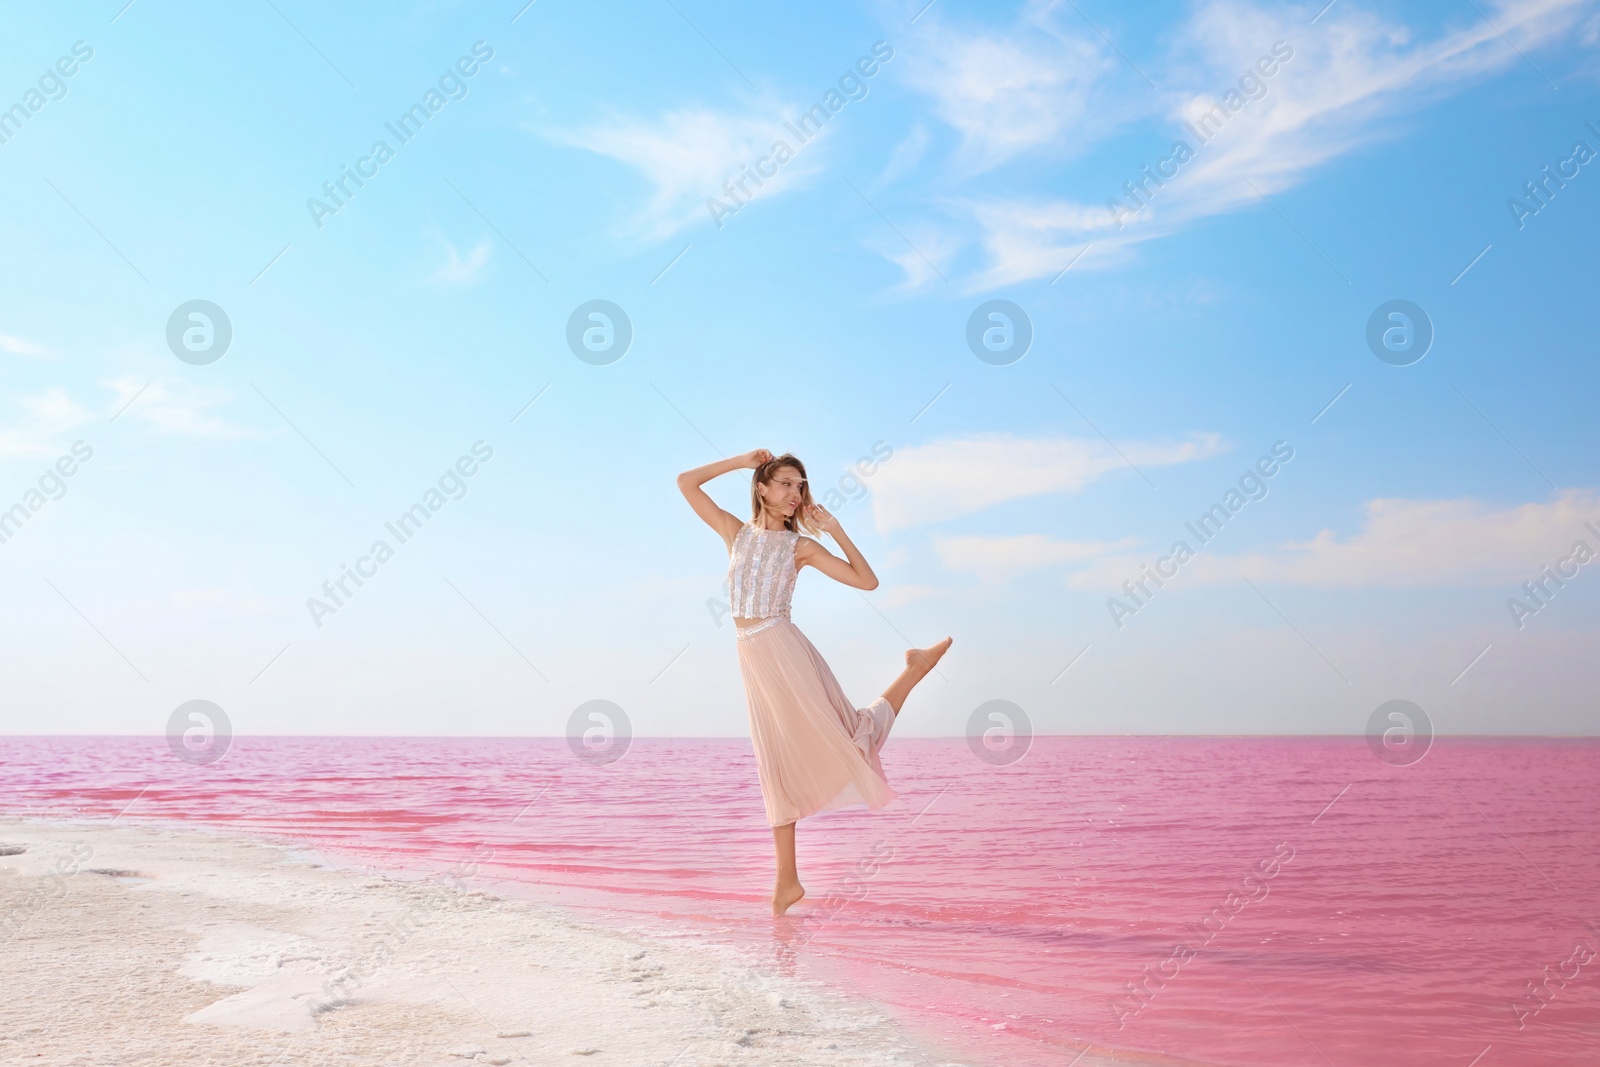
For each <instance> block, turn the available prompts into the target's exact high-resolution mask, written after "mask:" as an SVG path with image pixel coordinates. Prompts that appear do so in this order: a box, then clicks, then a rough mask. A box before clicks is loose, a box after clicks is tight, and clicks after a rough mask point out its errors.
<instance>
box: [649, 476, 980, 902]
mask: <svg viewBox="0 0 1600 1067" xmlns="http://www.w3.org/2000/svg"><path fill="white" fill-rule="evenodd" d="M747 467H748V468H752V469H754V471H755V474H754V475H753V476H752V477H751V479H750V509H751V512H752V515H751V520H750V521H749V522H740V521H739V520H738V518H736V517H735V516H734V515H732V514H730V513H729V512H727V511H724V510H723V509H722V508H719V507H717V505H716V504H715V503H714V502H713V501H712V499H711V498H710V497H709V496H707V495H706V492H705V490H704V489H701V488H700V487H701V486H702V485H703V484H705V483H706V482H708V481H710V480H711V479H712V478H715V477H717V476H718V475H719V474H726V473H728V472H729V471H733V470H741V469H744V468H747ZM678 488H679V489H680V490H682V491H683V495H684V497H685V498H686V499H687V500H688V501H689V506H690V507H692V508H694V511H695V514H696V515H699V516H700V517H701V518H702V519H704V520H705V522H706V525H708V526H710V527H711V528H712V529H713V530H715V531H717V533H719V534H721V535H722V540H723V542H724V543H725V544H726V545H727V546H728V552H729V560H728V599H729V600H730V602H731V604H732V607H733V616H734V625H735V627H736V630H735V636H736V638H737V640H736V641H735V645H736V646H737V648H738V651H739V673H740V674H741V675H742V676H743V678H744V692H745V699H746V700H747V701H748V703H749V706H750V738H751V740H752V741H753V742H754V744H755V751H756V770H757V772H758V774H759V775H760V778H761V799H762V801H763V803H764V804H765V805H766V809H767V822H768V824H769V825H771V827H772V841H773V846H774V847H775V848H776V849H777V853H778V881H777V886H776V888H775V889H774V890H773V891H772V914H773V915H782V914H783V913H784V912H786V911H788V910H789V908H790V906H792V905H793V904H794V903H795V902H796V901H798V900H799V899H800V898H801V897H803V896H805V894H806V891H805V888H804V887H803V886H802V885H801V884H800V875H799V872H798V871H797V870H796V869H795V860H794V824H795V822H796V821H797V820H799V819H803V818H805V817H806V816H807V815H813V814H815V813H816V812H819V811H826V810H830V809H833V808H842V807H846V806H848V805H851V804H861V803H864V804H866V805H867V807H869V808H881V807H883V806H884V805H885V804H887V803H889V801H891V800H893V799H894V797H895V794H894V791H893V790H891V789H890V788H889V783H888V782H887V781H885V780H884V775H883V765H882V764H881V763H880V762H879V761H878V750H879V749H880V748H882V747H883V742H884V741H885V739H887V738H888V736H889V728H890V727H891V726H892V725H893V724H894V720H895V718H896V717H898V716H899V714H900V706H901V705H902V704H904V703H905V699H906V696H907V695H909V694H910V692H911V689H912V687H913V686H915V685H916V684H917V683H918V682H920V681H922V679H923V678H925V677H927V674H928V672H929V671H931V670H933V667H934V665H935V664H936V663H938V662H939V657H941V656H943V655H944V653H945V650H946V649H948V648H949V647H950V638H948V637H946V638H945V639H944V640H943V641H940V642H939V643H938V644H936V645H934V646H933V647H932V648H922V649H912V650H910V651H909V652H907V653H906V669H905V670H904V671H902V672H901V673H900V677H898V678H896V679H895V680H894V681H893V682H892V683H891V684H890V686H889V688H888V689H885V690H884V691H883V695H882V696H880V697H878V699H876V700H874V701H873V702H872V703H871V704H868V705H867V706H866V707H865V708H857V707H855V706H854V705H852V704H851V703H850V701H849V700H848V699H847V698H846V697H845V695H844V691H843V690H842V689H840V687H839V682H838V680H837V679H835V678H834V676H833V671H831V670H829V669H828V665H827V664H826V663H825V662H823V659H822V656H821V655H819V654H818V652H817V650H816V649H815V648H813V647H812V645H811V642H810V641H808V640H806V636H805V634H803V633H801V632H800V630H799V629H798V628H797V627H796V626H795V625H794V623H792V622H790V621H789V599H790V596H791V594H792V593H793V592H794V580H795V575H796V574H798V573H799V571H800V568H802V567H815V568H816V569H817V570H819V571H821V572H822V573H823V574H826V575H827V576H828V577H829V578H832V579H833V580H834V581H836V582H843V583H844V584H845V585H848V586H853V587H854V588H856V589H876V588H877V587H878V578H877V575H875V574H873V573H872V568H871V567H869V566H868V565H867V561H866V559H865V558H863V557H862V555H861V550H860V549H858V548H856V546H855V544H854V543H853V542H851V540H850V538H849V537H847V536H846V535H845V532H844V530H843V529H841V528H840V526H839V520H838V519H836V518H834V517H833V516H832V515H831V514H829V513H828V511H827V510H826V509H825V508H823V507H821V506H819V505H817V504H814V503H812V501H811V489H810V486H809V485H808V484H807V483H806V469H805V467H804V465H802V464H801V462H800V461H799V460H798V459H796V458H795V457H794V456H792V455H788V454H787V453H786V454H784V455H782V456H778V457H777V458H776V459H774V458H773V455H772V453H771V452H768V451H767V450H766V449H764V448H758V449H756V450H755V451H753V452H749V453H746V454H745V455H743V456H736V457H734V458H733V459H725V460H722V461H720V462H718V463H708V464H706V465H705V466H704V467H696V468H695V469H694V470H692V471H685V472H684V473H682V474H680V475H678ZM802 527H804V528H805V529H807V530H810V531H812V532H813V533H827V534H830V535H832V537H833V539H834V540H835V541H837V542H838V543H839V547H840V548H842V549H843V550H844V554H845V558H844V559H840V558H839V557H838V556H835V555H834V554H833V553H831V552H829V551H828V550H827V549H826V548H824V547H822V544H821V543H820V542H818V541H815V540H813V539H811V538H809V537H803V536H801V534H800V529H801V528H802Z"/></svg>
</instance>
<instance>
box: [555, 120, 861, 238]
mask: <svg viewBox="0 0 1600 1067" xmlns="http://www.w3.org/2000/svg"><path fill="white" fill-rule="evenodd" d="M803 106H805V107H809V106H810V102H808V103H806V104H805V105H803ZM800 110H801V109H800V108H796V107H791V106H788V105H785V104H782V103H779V102H777V101H774V100H772V99H770V98H764V99H762V100H760V101H758V102H756V103H755V104H752V105H749V106H746V107H745V108H744V109H743V110H742V111H737V112H735V111H715V110H712V109H710V108H680V109H678V110H675V111H667V112H663V113H662V114H660V115H658V116H655V117H653V118H649V119H643V118H617V119H613V120H611V121H609V122H606V123H602V124H599V125H595V126H591V127H588V128H586V129H581V130H572V131H558V132H553V133H548V134H547V136H549V137H550V138H551V139H552V140H556V141H559V142H562V143H565V144H570V145H574V146H576V147H579V148H585V149H588V150H589V151H591V152H596V153H598V154H600V155H603V156H609V157H611V158H612V159H615V160H618V161H619V162H622V163H626V164H627V165H628V166H630V167H633V168H635V169H636V170H638V171H640V172H642V173H643V175H644V176H645V178H646V179H647V180H648V181H649V182H650V183H651V185H653V186H654V188H655V191H654V193H653V195H652V196H651V198H650V202H649V203H648V204H647V205H646V206H645V208H644V209H643V210H642V211H641V212H640V213H639V214H638V215H637V216H636V217H635V218H634V219H633V220H632V221H631V222H630V223H629V229H630V230H631V231H633V232H634V233H635V234H636V235H637V236H639V237H641V238H643V239H645V240H651V241H656V240H662V239H665V238H667V237H670V236H672V235H673V234H675V233H677V232H679V231H680V230H683V229H685V228H687V227H689V226H691V225H695V224H698V223H702V222H710V221H711V219H712V215H711V212H710V210H709V209H708V208H707V206H706V201H707V200H708V199H710V198H712V197H716V198H718V199H720V200H722V201H723V202H724V203H728V202H729V199H730V198H729V194H728V193H727V191H726V190H725V189H724V183H726V182H729V181H730V180H736V179H739V178H740V177H742V176H743V175H744V174H745V171H744V170H743V169H742V168H744V167H751V168H754V167H755V166H756V161H757V160H758V159H761V158H762V157H765V156H768V155H769V154H770V153H771V152H772V150H773V147H774V144H775V142H777V141H779V140H782V141H783V142H784V143H785V144H786V145H787V146H788V148H789V150H790V151H791V152H792V153H793V158H791V159H790V160H789V161H788V162H786V163H784V164H782V165H781V166H777V174H776V175H775V176H773V177H767V176H761V178H760V180H761V182H762V183H763V184H761V185H757V184H756V183H755V181H754V180H748V181H746V182H745V183H744V184H743V185H742V186H737V187H736V188H738V189H742V190H743V191H742V192H740V194H739V195H740V198H741V199H744V200H756V199H760V198H763V197H768V196H772V195H773V194H775V193H779V192H783V191H785V190H788V189H791V188H795V187H798V186H799V185H801V184H803V182H804V181H805V179H807V178H809V177H810V176H812V175H813V174H815V173H816V172H817V171H818V170H819V169H820V164H821V162H822V160H821V155H822V153H821V151H820V150H819V148H818V146H817V144H816V141H818V140H819V139H824V138H825V137H826V135H827V133H828V130H829V127H828V126H824V127H823V128H822V131H821V132H820V133H817V134H814V135H812V137H811V138H810V140H808V141H807V142H806V143H803V144H802V143H800V141H799V139H798V138H797V137H796V136H795V135H794V134H793V133H791V132H789V130H788V129H786V128H785V126H784V122H785V120H787V119H791V118H792V117H793V116H795V115H797V114H798V113H799V111H800ZM841 114H846V113H845V112H841ZM836 117H837V116H836ZM773 166H774V165H773V164H769V166H768V168H767V169H772V167H773ZM741 210H742V208H741ZM724 219H726V217H725V216H724Z"/></svg>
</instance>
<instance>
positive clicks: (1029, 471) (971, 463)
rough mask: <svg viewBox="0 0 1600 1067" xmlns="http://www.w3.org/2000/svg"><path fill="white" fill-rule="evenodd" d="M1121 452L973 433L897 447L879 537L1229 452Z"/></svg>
mask: <svg viewBox="0 0 1600 1067" xmlns="http://www.w3.org/2000/svg"><path fill="white" fill-rule="evenodd" d="M1120 447H1121V453H1120V454H1119V453H1118V451H1117V450H1116V449H1114V448H1112V447H1111V446H1110V445H1109V444H1107V443H1106V442H1105V441H1103V440H1100V439H1099V438H1076V437H1047V438H1024V437H1016V436H1013V435H1011V434H1005V433H990V434H975V435H971V436H966V437H959V438H950V439H945V440H940V441H934V442H932V443H930V444H926V445H915V446H912V447H910V448H905V449H897V450H896V451H895V454H894V462H893V463H892V464H886V465H884V467H883V468H882V469H880V470H879V472H878V474H877V475H876V477H875V478H874V479H873V487H872V513H873V519H874V522H875V523H876V525H877V528H878V530H879V531H880V532H887V531H889V530H893V529H905V528H907V527H912V526H920V525H923V524H926V523H932V522H941V521H943V520H945V519H954V518H959V517H961V516H963V515H972V514H975V513H977V512H979V511H982V510H984V509H985V508H988V507H992V506H993V505H995V504H999V503H1003V502H1005V501H1008V500H1019V499H1022V498H1024V497H1030V496H1040V495H1043V494H1047V493H1071V492H1077V491H1079V490H1081V489H1083V488H1084V487H1085V486H1088V485H1090V484H1092V483H1094V482H1097V481H1100V480H1101V479H1103V478H1107V477H1110V476H1111V475H1113V474H1119V473H1125V474H1127V475H1129V476H1135V475H1134V472H1133V471H1132V470H1130V469H1129V464H1130V463H1131V464H1133V465H1134V466H1136V467H1140V468H1143V467H1162V466H1169V465H1171V464H1174V463H1186V462H1189V461H1191V460H1196V459H1204V458H1205V457H1207V456H1213V455H1216V454H1218V453H1219V452H1222V451H1224V446H1223V445H1222V441H1221V438H1220V437H1218V436H1217V435H1216V434H1195V435H1193V436H1192V437H1191V439H1190V440H1188V441H1183V442H1178V443H1162V442H1143V441H1134V442H1128V443H1124V444H1123V445H1121V446H1120Z"/></svg>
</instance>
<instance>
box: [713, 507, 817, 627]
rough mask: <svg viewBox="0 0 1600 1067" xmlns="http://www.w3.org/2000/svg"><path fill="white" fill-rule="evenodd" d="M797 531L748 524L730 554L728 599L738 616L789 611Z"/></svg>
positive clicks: (770, 614)
mask: <svg viewBox="0 0 1600 1067" xmlns="http://www.w3.org/2000/svg"><path fill="white" fill-rule="evenodd" d="M799 540H800V535H799V534H798V533H796V532H795V531H793V530H763V529H760V528H758V527H756V526H753V525H751V524H750V523H748V522H747V523H745V524H744V525H743V526H741V527H740V528H739V532H738V533H737V534H735V535H734V538H733V549H732V551H731V552H730V553H729V555H728V602H729V605H730V606H731V607H732V608H733V616H734V618H736V619H765V618H770V617H772V616H776V615H788V614H789V600H790V597H791V596H792V595H793V594H794V579H795V570H794V546H795V544H796V542H798V541H799Z"/></svg>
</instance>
